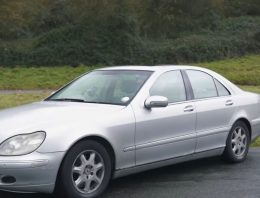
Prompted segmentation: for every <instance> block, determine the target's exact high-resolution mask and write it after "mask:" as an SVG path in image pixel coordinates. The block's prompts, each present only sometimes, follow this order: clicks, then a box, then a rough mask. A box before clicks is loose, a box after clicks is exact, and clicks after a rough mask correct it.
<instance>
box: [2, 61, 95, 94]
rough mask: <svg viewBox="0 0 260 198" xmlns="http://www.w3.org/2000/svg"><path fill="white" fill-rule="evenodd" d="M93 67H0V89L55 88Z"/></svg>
mask: <svg viewBox="0 0 260 198" xmlns="http://www.w3.org/2000/svg"><path fill="white" fill-rule="evenodd" d="M91 69H93V67H86V66H80V67H76V68H73V67H70V66H63V67H28V68H24V67H15V68H3V67H2V68H0V90H23V89H57V88H59V87H60V86H62V85H64V84H65V83H67V82H69V81H71V80H72V79H74V78H75V77H77V76H79V75H80V74H83V73H85V72H87V71H89V70H91Z"/></svg>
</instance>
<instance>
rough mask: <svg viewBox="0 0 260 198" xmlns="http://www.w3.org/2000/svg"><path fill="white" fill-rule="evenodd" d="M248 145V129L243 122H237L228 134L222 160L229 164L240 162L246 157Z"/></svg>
mask: <svg viewBox="0 0 260 198" xmlns="http://www.w3.org/2000/svg"><path fill="white" fill-rule="evenodd" d="M249 145H250V134H249V129H248V127H247V125H246V124H245V123H244V122H242V121H238V122H236V123H235V124H234V125H233V127H232V129H231V130H230V132H229V135H228V138H227V142H226V148H225V151H224V153H223V154H222V158H223V159H224V160H225V161H228V162H231V163H239V162H242V161H244V160H245V159H246V157H247V154H248V150H249Z"/></svg>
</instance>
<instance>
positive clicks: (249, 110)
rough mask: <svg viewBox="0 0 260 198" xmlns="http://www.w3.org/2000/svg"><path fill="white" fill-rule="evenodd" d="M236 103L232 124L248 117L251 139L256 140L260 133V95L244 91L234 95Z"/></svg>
mask: <svg viewBox="0 0 260 198" xmlns="http://www.w3.org/2000/svg"><path fill="white" fill-rule="evenodd" d="M234 104H235V105H236V107H237V111H236V113H235V114H234V116H233V118H232V120H231V123H230V126H232V125H233V124H234V123H235V122H236V121H237V120H238V119H241V118H245V119H247V120H248V121H249V122H250V124H251V129H252V136H251V139H252V140H254V139H255V138H256V137H258V136H259V135H260V95H258V94H255V93H250V92H244V91H243V92H241V93H239V94H237V95H235V96H234Z"/></svg>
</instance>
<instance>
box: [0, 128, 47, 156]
mask: <svg viewBox="0 0 260 198" xmlns="http://www.w3.org/2000/svg"><path fill="white" fill-rule="evenodd" d="M45 137H46V133H45V132H43V131H39V132H35V133H31V134H22V135H17V136H14V137H12V138H9V139H7V140H5V141H4V142H3V143H2V144H1V145H0V155H4V156H14V155H26V154H29V153H32V152H33V151H35V150H36V149H38V148H39V147H40V146H41V144H42V143H43V142H44V140H45Z"/></svg>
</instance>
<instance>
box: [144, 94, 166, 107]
mask: <svg viewBox="0 0 260 198" xmlns="http://www.w3.org/2000/svg"><path fill="white" fill-rule="evenodd" d="M168 103H169V102H168V98H166V97H164V96H150V97H149V98H147V99H146V100H145V102H144V106H145V107H146V108H147V109H151V108H155V107H167V106H168Z"/></svg>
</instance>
